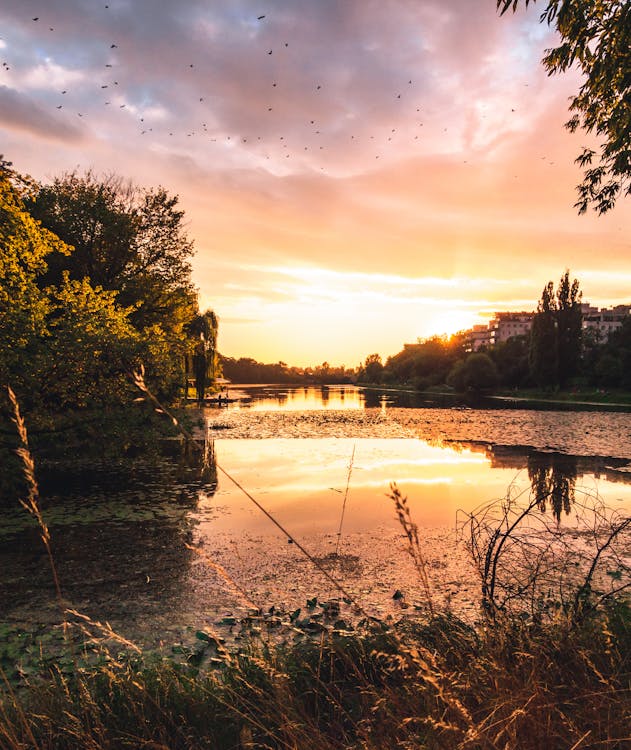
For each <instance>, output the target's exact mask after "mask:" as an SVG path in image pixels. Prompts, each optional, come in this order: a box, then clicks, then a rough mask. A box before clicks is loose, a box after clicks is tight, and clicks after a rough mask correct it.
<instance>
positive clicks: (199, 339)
mask: <svg viewBox="0 0 631 750" xmlns="http://www.w3.org/2000/svg"><path fill="white" fill-rule="evenodd" d="M188 333H189V336H190V337H191V341H192V342H193V344H194V349H193V351H192V353H189V354H188V355H187V356H186V358H185V367H184V370H185V377H186V384H185V389H184V393H185V394H187V393H188V378H189V374H190V373H192V374H193V377H194V379H195V390H196V392H197V400H198V402H201V401H203V399H204V395H205V392H206V388H207V386H208V385H209V383H212V382H214V380H215V378H216V377H217V375H218V374H219V372H218V367H219V365H218V355H217V337H218V333H219V318H218V317H217V315H216V314H215V313H214V312H213V311H212V310H206V312H204V313H201V314H199V315H196V316H195V317H194V318H193V320H192V321H191V322H190V324H189V326H188Z"/></svg>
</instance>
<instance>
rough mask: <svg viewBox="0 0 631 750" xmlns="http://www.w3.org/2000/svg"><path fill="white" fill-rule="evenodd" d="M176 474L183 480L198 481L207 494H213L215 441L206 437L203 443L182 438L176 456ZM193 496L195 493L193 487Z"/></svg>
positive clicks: (215, 484) (215, 467)
mask: <svg viewBox="0 0 631 750" xmlns="http://www.w3.org/2000/svg"><path fill="white" fill-rule="evenodd" d="M178 474H179V478H180V479H181V480H183V481H187V482H191V483H195V484H193V485H192V488H195V487H196V483H197V482H199V483H201V485H202V486H203V488H204V491H205V493H206V494H207V495H214V494H215V491H216V490H217V457H216V455H215V441H214V440H213V439H212V438H208V437H207V438H206V439H205V440H204V442H203V444H201V443H199V442H194V441H192V440H183V441H182V443H181V447H180V453H179V456H178ZM195 498H197V493H196V489H195Z"/></svg>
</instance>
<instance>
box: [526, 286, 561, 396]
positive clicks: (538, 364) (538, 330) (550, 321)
mask: <svg viewBox="0 0 631 750" xmlns="http://www.w3.org/2000/svg"><path fill="white" fill-rule="evenodd" d="M555 313H556V302H555V299H554V286H553V284H552V282H551V281H549V282H548V283H547V284H546V285H545V287H544V288H543V292H542V293H541V299H540V300H539V304H538V305H537V312H536V314H535V316H534V318H533V321H532V328H531V330H530V347H529V351H528V364H529V366H530V374H531V376H532V379H533V380H534V381H535V383H537V385H539V386H552V385H556V383H557V382H558V343H557V339H558V333H557V321H556V315H555Z"/></svg>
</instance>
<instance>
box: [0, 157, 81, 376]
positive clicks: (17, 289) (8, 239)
mask: <svg viewBox="0 0 631 750" xmlns="http://www.w3.org/2000/svg"><path fill="white" fill-rule="evenodd" d="M9 166H10V165H9V164H8V162H5V161H3V162H2V166H1V168H0V385H5V384H8V383H9V382H11V383H14V384H16V385H17V383H18V382H25V381H28V380H29V379H30V378H31V377H32V376H33V372H32V364H33V360H34V357H35V356H36V354H37V350H38V348H39V347H40V346H41V345H42V342H43V341H44V339H45V337H46V336H47V335H48V321H47V318H48V314H49V310H50V302H49V299H48V296H47V295H46V293H45V292H44V291H42V290H41V289H40V288H39V286H38V283H37V282H38V279H39V278H40V277H41V275H42V274H43V273H45V271H46V269H47V260H48V258H49V257H50V256H51V254H52V253H57V254H59V255H67V254H68V253H69V252H70V248H68V247H67V246H66V245H64V243H63V242H61V241H60V240H59V238H58V237H56V236H55V235H53V234H52V233H51V232H49V231H47V230H46V229H44V228H43V227H41V226H40V225H39V223H38V222H37V221H35V220H34V219H33V217H32V216H30V214H29V213H28V211H27V210H26V207H25V205H24V201H23V200H22V197H21V193H20V190H19V189H18V188H16V185H15V180H14V173H13V172H12V170H10V169H9Z"/></svg>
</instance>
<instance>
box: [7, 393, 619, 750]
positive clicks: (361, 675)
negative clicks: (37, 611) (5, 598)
mask: <svg viewBox="0 0 631 750" xmlns="http://www.w3.org/2000/svg"><path fill="white" fill-rule="evenodd" d="M156 408H157V407H156ZM16 409H17V405H16ZM21 429H23V431H24V436H26V432H25V430H26V428H25V426H24V425H23V423H22V428H21ZM25 467H26V470H27V471H30V472H31V474H32V477H33V483H34V482H35V480H34V465H33V462H32V459H31V462H30V463H29V462H26V463H25ZM35 486H36V485H35ZM391 496H392V500H393V503H394V507H395V511H396V513H397V514H398V516H399V519H400V521H401V524H402V528H403V530H404V533H405V535H406V538H407V540H408V544H409V548H410V554H411V555H412V557H413V559H414V563H415V565H416V567H417V570H418V573H419V576H420V579H421V581H422V584H423V588H424V590H425V592H426V598H427V617H426V619H425V620H424V621H421V622H414V621H405V620H404V621H401V622H400V623H398V624H395V625H392V624H386V623H384V622H381V621H379V620H376V619H374V618H370V617H366V616H362V619H361V620H360V621H359V622H357V623H348V622H345V621H343V620H341V619H340V618H339V612H338V611H337V610H336V608H335V607H332V606H331V607H329V608H328V610H327V616H326V617H324V618H323V619H321V620H320V621H318V627H317V628H310V627H308V626H307V625H306V624H305V623H304V622H303V623H302V624H301V622H300V621H299V620H298V619H297V617H296V616H295V613H294V614H293V615H291V616H288V617H285V618H284V619H282V620H281V621H280V622H279V623H277V624H279V627H278V628H276V629H275V630H274V631H273V633H272V632H268V631H266V630H265V629H264V628H263V629H261V627H260V625H261V624H262V623H264V622H265V618H263V617H261V616H257V615H256V614H254V615H253V616H252V618H251V619H250V620H248V621H244V622H243V623H242V627H243V633H244V635H245V636H246V637H245V638H244V639H243V640H242V642H241V643H242V645H241V646H240V647H239V648H238V649H236V648H235V649H227V648H225V647H224V646H223V644H222V643H221V639H220V638H218V637H217V636H216V635H215V634H213V633H208V632H206V631H200V632H199V633H198V634H197V635H198V646H199V647H198V648H197V649H193V650H191V651H190V652H189V653H188V654H186V658H184V659H182V658H180V659H179V660H176V659H175V658H170V657H166V656H150V655H149V654H142V653H139V652H138V651H137V650H134V648H135V647H134V646H133V644H129V643H127V642H125V641H124V639H121V638H120V637H119V636H117V634H115V633H114V632H113V631H111V629H109V627H108V626H107V624H101V623H95V622H92V621H91V620H89V618H86V617H84V616H82V615H80V614H79V613H76V612H65V614H64V617H70V618H72V620H73V621H74V622H78V623H79V624H80V625H81V627H82V628H83V632H84V634H85V635H89V636H90V638H91V639H92V641H93V642H94V646H95V648H97V650H98V653H99V657H100V658H98V659H97V660H96V661H95V662H93V663H92V665H91V666H90V667H85V666H77V667H76V669H74V670H72V671H71V672H70V673H69V674H66V673H64V672H63V671H62V670H60V669H58V668H55V666H52V667H49V668H48V669H42V670H41V672H40V673H39V674H38V675H36V676H34V677H32V678H30V679H29V680H28V681H23V682H22V683H21V684H19V685H13V684H11V683H10V682H9V681H8V680H5V686H4V689H3V691H2V693H1V694H0V748H1V749H2V750H5V748H6V750H18V749H19V750H23V749H25V748H29V749H30V748H38V749H40V750H72V749H74V748H86V749H90V750H96V749H97V748H111V749H112V750H114V749H116V750H118V749H119V748H144V749H145V750H180V749H182V750H197V749H198V748H199V749H200V750H202V748H203V749H209V748H213V749H215V748H216V749H217V750H232V749H234V750H237V749H239V748H257V749H258V748H260V749H263V748H279V749H280V748H283V749H286V750H290V749H292V750H303V749H304V750H325V749H327V750H328V749H330V748H340V749H342V748H348V749H351V748H353V749H355V748H356V749H357V750H359V749H360V748H361V749H362V750H386V749H388V750H390V749H391V748H401V750H411V749H412V748H428V749H434V748H435V749H436V750H438V749H443V748H444V749H446V750H451V749H452V748H453V749H455V748H463V749H465V748H470V749H471V750H487V749H488V750H542V749H544V750H545V749H549V750H579V749H581V750H585V749H587V748H604V749H607V750H612V749H615V750H623V748H628V747H630V746H631V733H630V730H629V723H628V716H629V715H631V684H630V680H631V669H630V667H631V664H630V656H629V654H630V650H629V645H630V643H631V637H630V636H631V633H630V629H631V612H630V610H629V606H628V603H626V602H625V601H624V600H623V599H622V598H621V597H620V596H616V597H610V598H608V599H606V600H604V601H602V602H600V605H601V606H599V607H595V608H592V609H590V610H588V611H586V612H584V613H583V615H584V616H582V617H581V618H579V619H577V618H576V617H575V616H574V615H575V613H574V611H573V610H572V608H562V607H559V608H558V609H557V610H556V611H555V615H554V617H551V618H549V619H547V620H545V621H543V620H541V619H537V618H533V617H529V616H527V613H524V612H519V611H516V612H513V611H508V610H506V611H502V610H501V608H498V609H497V611H494V616H493V618H492V619H491V618H489V617H487V616H485V613H484V611H483V610H481V615H480V621H479V623H478V624H477V625H475V626H471V625H468V624H466V623H464V622H462V621H461V620H459V619H458V618H457V617H455V616H454V615H452V614H450V613H448V612H439V611H437V609H436V607H435V605H434V603H433V600H432V595H431V588H430V583H431V582H430V578H429V571H428V569H427V565H426V563H425V559H424V556H423V547H422V540H421V539H420V538H419V531H418V528H417V527H416V525H415V524H414V523H413V521H412V517H411V513H410V509H409V503H408V501H407V498H405V497H404V496H403V495H402V494H401V493H400V491H399V490H398V489H397V488H396V487H395V486H393V487H392V488H391ZM26 504H27V507H28V506H29V501H28V500H27V501H26ZM29 512H33V513H35V515H36V516H37V512H36V510H35V509H33V510H32V511H31V510H29ZM41 523H42V524H43V520H42V522H41ZM283 531H284V533H286V530H284V529H283ZM44 536H45V534H44ZM506 546H507V545H504V546H503V547H502V549H505V548H506ZM307 554H308V553H307ZM211 564H212V561H211ZM226 575H227V574H226ZM236 585H237V587H238V584H236ZM60 601H63V600H62V599H61V597H60Z"/></svg>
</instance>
